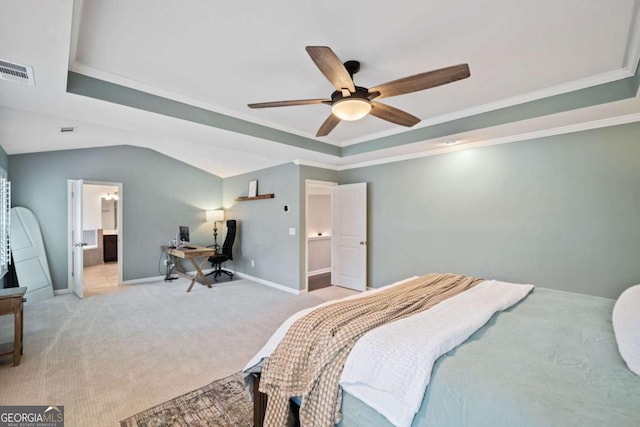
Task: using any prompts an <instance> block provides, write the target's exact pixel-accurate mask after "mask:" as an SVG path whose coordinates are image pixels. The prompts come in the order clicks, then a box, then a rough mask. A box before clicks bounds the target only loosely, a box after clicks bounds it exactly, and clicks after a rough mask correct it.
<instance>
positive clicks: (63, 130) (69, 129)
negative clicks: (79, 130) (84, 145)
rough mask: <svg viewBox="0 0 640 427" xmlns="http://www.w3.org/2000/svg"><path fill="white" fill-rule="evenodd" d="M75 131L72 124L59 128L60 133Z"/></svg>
mask: <svg viewBox="0 0 640 427" xmlns="http://www.w3.org/2000/svg"><path fill="white" fill-rule="evenodd" d="M75 131H76V128H75V127H73V126H67V127H63V128H60V133H73V132H75Z"/></svg>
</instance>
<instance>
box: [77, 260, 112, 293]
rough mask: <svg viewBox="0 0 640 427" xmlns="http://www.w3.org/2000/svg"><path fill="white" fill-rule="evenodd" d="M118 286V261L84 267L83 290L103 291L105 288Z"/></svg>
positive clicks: (87, 291) (89, 291)
mask: <svg viewBox="0 0 640 427" xmlns="http://www.w3.org/2000/svg"><path fill="white" fill-rule="evenodd" d="M115 286H118V263H117V262H109V263H106V264H99V265H92V266H90V267H85V268H84V291H85V293H89V294H90V293H92V292H93V291H104V290H107V289H105V288H112V287H115Z"/></svg>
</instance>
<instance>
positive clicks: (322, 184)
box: [305, 180, 338, 292]
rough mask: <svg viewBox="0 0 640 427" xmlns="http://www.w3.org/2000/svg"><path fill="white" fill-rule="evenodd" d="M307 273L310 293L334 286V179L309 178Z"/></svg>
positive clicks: (307, 181) (307, 200)
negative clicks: (332, 275)
mask: <svg viewBox="0 0 640 427" xmlns="http://www.w3.org/2000/svg"><path fill="white" fill-rule="evenodd" d="M305 185H306V221H305V224H306V230H305V232H306V234H305V237H306V248H307V250H306V254H307V262H306V272H307V275H306V276H307V290H308V291H309V292H311V291H315V290H318V289H322V288H325V287H328V286H331V285H332V281H331V271H332V268H333V263H332V238H333V237H332V236H333V188H334V187H335V186H336V185H338V184H337V183H335V182H326V181H313V180H306V184H305Z"/></svg>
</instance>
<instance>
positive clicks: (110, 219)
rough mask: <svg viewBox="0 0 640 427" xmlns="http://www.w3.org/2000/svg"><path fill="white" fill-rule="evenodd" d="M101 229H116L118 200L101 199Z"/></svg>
mask: <svg viewBox="0 0 640 427" xmlns="http://www.w3.org/2000/svg"><path fill="white" fill-rule="evenodd" d="M102 229H103V230H117V229H118V200H117V199H106V198H104V197H103V198H102Z"/></svg>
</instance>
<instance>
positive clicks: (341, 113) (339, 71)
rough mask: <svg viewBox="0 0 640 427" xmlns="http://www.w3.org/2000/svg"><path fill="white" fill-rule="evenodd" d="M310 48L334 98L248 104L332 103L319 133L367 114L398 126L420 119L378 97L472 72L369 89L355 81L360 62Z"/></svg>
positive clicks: (455, 69) (464, 67)
mask: <svg viewBox="0 0 640 427" xmlns="http://www.w3.org/2000/svg"><path fill="white" fill-rule="evenodd" d="M306 50H307V53H308V54H309V56H311V59H312V60H313V62H314V63H315V64H316V66H317V67H318V68H319V69H320V71H321V72H322V74H324V76H325V77H326V78H327V79H328V80H329V82H331V84H332V85H333V87H335V88H336V91H335V92H333V93H332V94H331V99H299V100H292V101H275V102H260V103H255V104H248V106H249V108H270V107H290V106H293V105H310V104H326V105H330V106H331V114H330V115H329V117H328V118H327V120H325V122H324V123H323V124H322V126H320V129H319V130H318V133H316V136H326V135H328V134H329V132H331V131H332V130H333V129H334V128H335V127H336V126H337V125H338V123H340V121H341V120H347V121H354V120H359V119H361V118H363V117H364V116H366V115H367V114H371V115H373V116H376V117H378V118H380V119H383V120H387V121H389V122H392V123H395V124H398V125H402V126H407V127H411V126H414V125H415V124H417V123H419V122H420V119H419V118H417V117H415V116H412V115H411V114H409V113H406V112H404V111H402V110H399V109H397V108H395V107H392V106H390V105H387V104H382V103H380V102H376V101H374V99H382V98H389V97H391V96H397V95H404V94H405V93H411V92H417V91H420V90H424V89H429V88H432V87H436V86H440V85H444V84H447V83H452V82H455V81H457V80H462V79H466V78H467V77H469V76H470V75H471V73H470V72H469V65H468V64H460V65H454V66H452V67H447V68H441V69H439V70H433V71H427V72H425V73H421V74H416V75H414V76H410V77H405V78H402V79H398V80H393V81H391V82H387V83H384V84H381V85H378V86H374V87H372V88H369V89H367V88H366V87H361V86H356V85H355V84H354V83H353V75H354V74H356V73H357V72H358V71H360V62H358V61H347V62H345V63H344V64H343V63H342V61H340V58H338V56H337V55H336V54H335V53H334V52H333V50H331V48H329V47H326V46H307V47H306Z"/></svg>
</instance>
